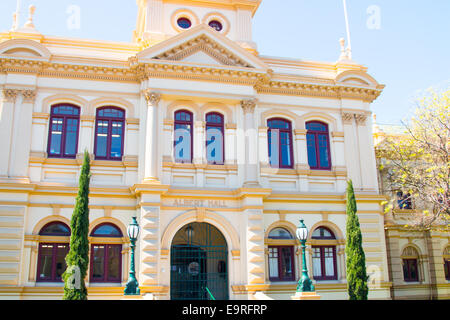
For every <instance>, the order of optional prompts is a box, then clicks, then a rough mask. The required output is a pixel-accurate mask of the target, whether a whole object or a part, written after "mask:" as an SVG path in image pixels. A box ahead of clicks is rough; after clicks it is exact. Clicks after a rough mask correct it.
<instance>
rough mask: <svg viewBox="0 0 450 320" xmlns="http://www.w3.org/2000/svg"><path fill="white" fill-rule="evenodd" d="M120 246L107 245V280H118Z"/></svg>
mask: <svg viewBox="0 0 450 320" xmlns="http://www.w3.org/2000/svg"><path fill="white" fill-rule="evenodd" d="M121 251H122V246H112V245H110V246H108V262H107V263H108V265H107V268H108V280H110V281H114V280H120V278H121V277H120V259H121Z"/></svg>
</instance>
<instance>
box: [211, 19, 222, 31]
mask: <svg viewBox="0 0 450 320" xmlns="http://www.w3.org/2000/svg"><path fill="white" fill-rule="evenodd" d="M208 25H209V26H210V27H211V28H213V29H215V30H216V31H218V32H220V31H222V29H223V26H222V23H220V22H219V21H217V20H212V21H210V22H209V23H208Z"/></svg>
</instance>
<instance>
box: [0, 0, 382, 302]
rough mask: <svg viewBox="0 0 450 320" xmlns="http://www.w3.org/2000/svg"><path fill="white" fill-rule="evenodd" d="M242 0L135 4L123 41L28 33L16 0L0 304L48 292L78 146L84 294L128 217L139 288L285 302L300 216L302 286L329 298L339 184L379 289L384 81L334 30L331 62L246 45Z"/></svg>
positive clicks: (341, 260)
mask: <svg viewBox="0 0 450 320" xmlns="http://www.w3.org/2000/svg"><path fill="white" fill-rule="evenodd" d="M260 2H261V0H239V1H235V0H209V1H206V0H202V1H200V0H190V1H177V0H138V1H137V5H138V7H139V10H138V19H137V27H136V30H135V31H134V33H133V41H132V42H130V43H116V42H108V41H95V40H80V39H77V40H74V39H67V38H58V37H50V36H45V35H42V34H41V33H39V31H38V30H37V29H38V28H37V27H35V26H34V23H33V21H32V13H33V11H34V9H33V8H32V10H31V12H30V19H29V21H28V22H27V23H26V25H25V26H24V27H22V28H18V27H17V26H15V27H13V29H12V30H10V31H8V32H3V33H0V86H1V89H2V95H3V96H2V102H1V109H0V110H1V126H0V131H1V136H2V139H1V142H0V143H1V150H2V153H1V154H0V188H1V190H0V297H1V299H7V298H12V299H38V298H39V299H41V298H49V299H60V298H61V296H62V283H61V282H60V281H58V275H59V274H60V272H61V270H62V268H63V266H62V265H61V263H62V260H61V258H60V256H62V255H63V252H64V250H66V249H67V243H68V242H69V237H68V234H67V232H66V231H67V230H66V231H65V229H64V228H65V227H67V226H69V225H70V217H71V214H72V211H73V207H74V203H75V196H76V193H77V183H78V176H79V172H80V167H81V159H82V153H83V152H84V150H88V152H89V153H90V154H91V159H92V163H91V165H92V168H91V170H92V178H91V193H90V235H91V237H90V242H91V266H90V270H89V275H88V278H87V279H86V281H87V285H88V291H89V298H90V299H120V298H121V297H122V296H123V288H124V285H125V283H126V281H127V279H128V266H129V252H130V246H129V240H128V238H127V237H126V226H127V225H128V224H129V223H130V222H131V217H133V216H137V217H138V221H139V224H140V226H141V234H140V237H139V242H138V245H137V261H136V264H137V269H138V270H137V272H138V273H137V276H138V280H139V283H140V286H141V292H142V293H143V295H144V296H146V297H148V298H151V299H171V298H172V299H183V298H198V299H205V298H207V295H206V291H205V287H208V288H209V289H210V290H211V292H212V293H213V295H214V296H215V297H216V298H222V299H290V297H291V296H292V295H293V294H294V293H295V290H296V284H297V281H298V279H299V277H300V275H301V272H300V270H301V249H300V243H299V241H298V240H296V239H295V229H296V228H297V226H298V225H299V219H302V218H303V219H304V220H305V224H306V225H307V226H308V228H309V229H310V236H309V237H310V238H309V240H308V242H307V245H308V248H309V249H307V263H308V270H309V272H310V275H314V283H315V285H316V288H317V292H318V294H319V295H321V296H322V299H347V292H346V290H347V289H346V276H345V252H344V249H345V223H346V213H345V188H346V181H347V179H352V180H353V183H354V187H355V191H356V199H357V204H358V213H359V219H360V223H361V228H362V232H363V240H364V243H363V246H364V250H365V253H366V261H367V268H368V274H369V275H370V294H369V298H370V299H390V298H391V294H390V287H391V282H390V280H389V273H388V261H387V253H386V243H385V233H384V217H383V210H382V206H381V202H382V201H383V200H384V199H385V198H384V197H383V196H381V195H380V194H379V192H378V180H377V170H376V161H375V155H374V151H373V139H372V128H371V123H370V119H371V117H370V115H371V110H370V105H371V102H373V101H374V100H375V99H376V98H377V97H378V96H379V95H380V93H381V92H382V89H383V87H384V86H383V85H380V84H379V83H378V82H377V81H376V80H375V79H374V78H372V77H371V76H370V75H369V74H368V73H367V68H366V67H364V66H362V65H359V64H357V63H355V62H353V61H351V60H349V59H348V53H347V52H346V49H345V45H344V43H342V42H341V49H342V52H341V56H340V57H339V60H338V61H337V62H331V63H328V62H318V61H304V60H294V59H286V58H276V57H267V56H263V55H260V54H259V52H258V50H257V45H256V44H255V43H254V42H253V41H252V18H253V16H254V14H255V12H256V10H257V9H258V6H259V5H260ZM37 25H38V23H37ZM214 130H215V131H214ZM217 132H219V133H222V135H220V134H217ZM222 137H223V141H221V138H222ZM275 141H276V142H277V143H278V142H279V144H277V143H275ZM220 142H222V143H220ZM69 232H70V230H69ZM65 244H66V245H65ZM189 281H191V282H189ZM192 282H194V283H195V285H188V283H192Z"/></svg>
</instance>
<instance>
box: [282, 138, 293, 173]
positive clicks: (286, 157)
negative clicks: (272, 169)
mask: <svg viewBox="0 0 450 320" xmlns="http://www.w3.org/2000/svg"><path fill="white" fill-rule="evenodd" d="M280 139H281V141H280V145H281V162H282V163H281V164H282V165H283V166H284V167H290V166H292V155H291V140H290V133H288V132H280Z"/></svg>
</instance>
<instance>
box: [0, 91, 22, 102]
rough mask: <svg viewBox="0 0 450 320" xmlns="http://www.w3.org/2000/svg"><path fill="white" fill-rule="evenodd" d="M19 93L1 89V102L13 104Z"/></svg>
mask: <svg viewBox="0 0 450 320" xmlns="http://www.w3.org/2000/svg"><path fill="white" fill-rule="evenodd" d="M19 92H20V90H17V89H3V101H5V102H15V101H16V98H17V95H18V94H19Z"/></svg>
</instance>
